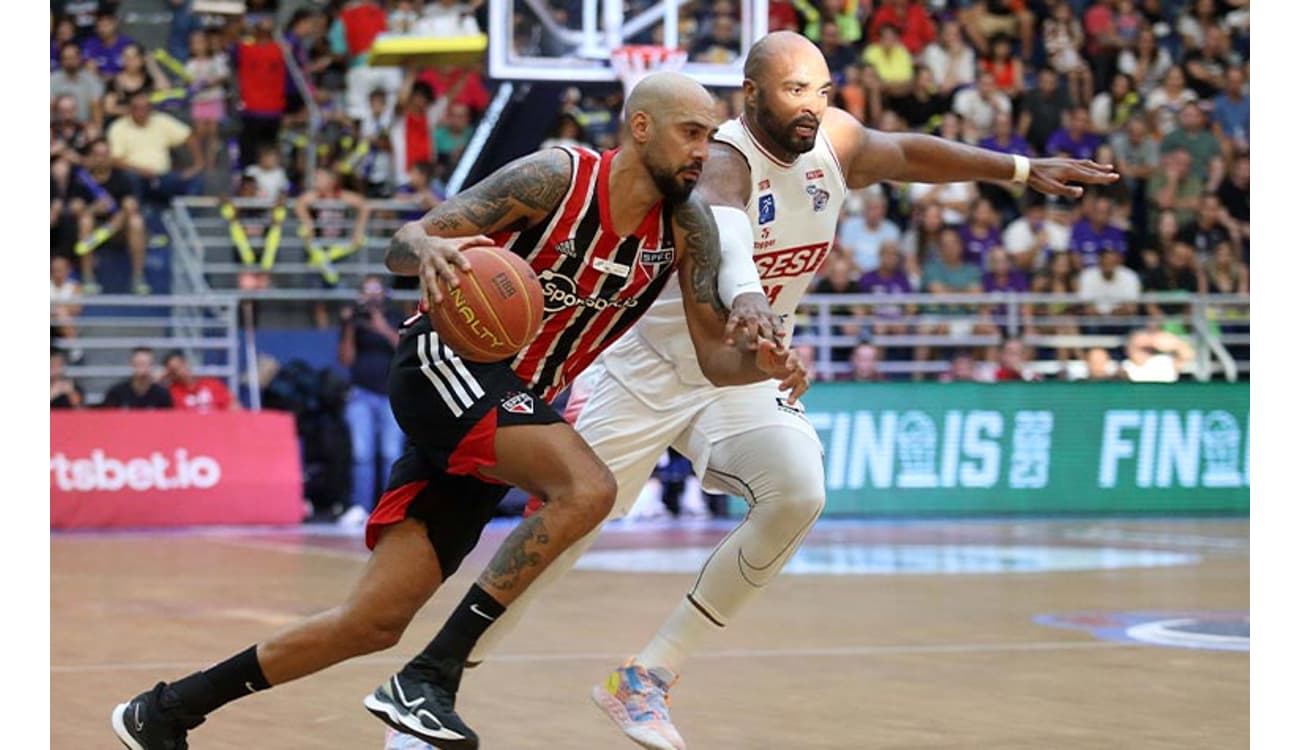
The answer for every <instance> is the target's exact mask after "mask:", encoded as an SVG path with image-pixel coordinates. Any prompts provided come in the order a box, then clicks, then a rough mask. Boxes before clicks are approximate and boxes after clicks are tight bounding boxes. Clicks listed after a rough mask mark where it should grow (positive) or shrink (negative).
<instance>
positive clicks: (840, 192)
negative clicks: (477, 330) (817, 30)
mask: <svg viewBox="0 0 1300 750" xmlns="http://www.w3.org/2000/svg"><path fill="white" fill-rule="evenodd" d="M830 91H831V77H830V73H829V71H828V70H827V67H826V61H825V58H824V57H823V56H822V53H821V52H820V51H819V50H818V48H817V47H816V46H815V45H813V44H812V43H811V42H809V41H808V40H807V39H806V38H804V37H802V36H800V35H798V34H794V33H789V32H778V33H773V34H770V35H768V36H766V37H764V38H763V39H761V40H759V42H758V43H756V44H755V45H754V46H753V47H752V48H751V50H750V52H749V54H748V57H747V58H746V62H745V82H744V94H745V111H744V114H743V116H742V117H740V118H738V119H735V120H730V121H728V122H726V123H724V124H723V125H722V126H721V127H720V128H719V131H718V133H717V135H716V136H715V139H714V143H713V145H712V147H711V156H710V158H709V161H708V164H707V165H706V167H705V169H704V173H703V177H701V179H700V184H699V186H698V187H697V188H696V193H698V194H699V195H700V196H701V197H703V198H704V199H705V200H707V201H708V202H709V204H710V205H711V206H712V211H713V213H714V216H715V217H716V220H717V223H718V229H719V234H720V237H721V243H722V254H723V268H722V270H721V272H720V279H719V283H720V287H719V294H720V296H721V298H722V301H723V302H724V303H725V304H727V305H728V306H730V307H731V308H732V322H734V323H738V324H740V326H741V327H744V328H749V329H754V328H757V327H760V326H761V327H770V328H774V329H780V328H781V325H782V324H781V322H780V320H776V321H772V320H768V319H766V313H767V302H769V301H770V305H771V312H772V313H774V314H775V315H778V316H780V317H781V318H785V317H788V316H790V315H791V314H793V313H794V310H795V306H796V305H797V304H798V302H799V300H800V298H801V297H802V296H803V294H804V292H805V290H807V288H808V285H809V283H810V282H811V281H812V279H813V275H814V274H815V273H816V272H817V270H818V269H819V268H820V267H821V265H822V262H823V261H824V260H825V259H826V256H827V253H828V252H829V250H830V247H831V244H832V243H833V242H834V239H835V223H836V218H837V217H838V216H839V213H840V205H841V203H842V202H843V200H844V197H845V194H846V193H847V192H848V191H850V190H858V189H861V188H865V187H867V186H868V185H870V184H872V183H874V182H878V181H881V180H892V181H898V182H930V183H938V182H954V181H965V180H1000V181H1015V182H1020V183H1025V182H1028V184H1029V186H1030V187H1032V188H1035V189H1037V190H1041V191H1044V192H1048V193H1054V194H1058V195H1069V196H1075V197H1077V196H1078V195H1080V194H1081V191H1082V189H1081V188H1079V187H1077V186H1074V187H1071V186H1070V185H1069V184H1068V183H1071V182H1082V183H1098V184H1105V183H1110V182H1113V181H1114V180H1115V179H1116V178H1117V177H1118V175H1116V174H1115V172H1114V171H1113V170H1112V169H1111V168H1110V167H1109V166H1102V165H1098V164H1095V163H1093V162H1088V161H1074V160H1068V159H1035V160H1032V161H1031V160H1027V159H1023V157H1011V156H1008V155H1004V154H999V153H995V152H992V151H986V150H982V149H977V148H972V147H968V146H964V145H962V144H958V143H952V142H949V141H945V140H942V139H939V138H933V137H930V136H924V135H914V134H906V133H881V132H876V131H869V130H868V129H866V128H865V127H863V125H862V124H861V123H860V122H858V121H857V120H855V119H854V118H853V117H852V116H850V115H849V114H847V113H846V112H844V111H842V110H839V109H834V108H830V107H828V98H829V95H830ZM679 278H682V281H683V286H682V287H680V288H679V287H678V286H676V285H675V284H674V283H673V282H672V281H670V282H668V286H667V288H666V289H665V291H664V293H663V294H661V295H660V296H659V298H658V299H657V300H656V301H655V302H654V304H652V305H651V307H650V310H649V312H647V313H646V314H645V316H643V317H642V318H641V320H640V321H639V322H638V323H637V324H636V325H635V326H634V327H633V328H632V330H631V332H629V333H628V335H627V336H625V337H623V338H622V339H621V340H620V341H619V342H618V343H616V344H615V345H614V346H612V347H610V348H609V349H608V350H607V351H606V352H605V353H604V354H603V355H602V356H601V358H600V360H598V361H597V362H596V364H595V366H594V367H592V368H590V369H589V370H587V372H586V373H585V374H584V375H583V377H582V379H581V381H580V383H579V385H580V386H581V390H584V391H589V396H588V400H587V402H586V404H585V405H584V406H583V408H582V411H581V413H580V414H579V416H578V419H577V429H578V433H579V434H580V435H582V437H583V438H585V439H586V440H587V442H588V443H590V444H591V446H592V448H593V449H594V450H595V451H596V455H597V456H599V457H600V458H601V459H602V460H603V461H604V462H605V463H606V464H607V465H608V466H609V467H610V469H611V471H612V472H613V473H614V477H615V479H616V480H617V482H618V494H617V499H616V501H615V504H614V510H613V512H612V513H611V517H619V516H622V515H624V514H626V513H627V511H628V510H629V509H630V508H631V506H632V505H633V503H634V502H635V501H636V498H637V496H638V495H639V493H640V491H641V488H642V485H643V484H644V483H645V481H646V479H647V478H648V477H649V476H650V473H651V471H652V470H653V469H654V466H655V463H656V462H657V461H658V459H659V457H660V456H661V455H662V454H663V452H664V449H665V448H668V447H669V446H671V447H673V448H675V449H676V450H677V451H678V452H680V453H682V454H683V455H685V456H687V457H688V458H689V459H690V460H691V462H692V464H693V466H694V468H695V471H696V473H697V474H698V475H699V476H700V479H701V482H702V484H703V485H704V486H705V487H706V488H708V489H713V490H716V491H722V492H728V493H730V494H733V495H737V496H739V497H742V498H744V499H745V500H746V502H747V503H748V504H749V512H748V513H747V514H746V515H745V518H744V520H743V521H741V523H740V525H738V526H737V527H736V528H735V529H734V530H733V531H732V532H731V533H729V534H728V535H727V536H726V537H725V538H724V539H723V540H722V542H721V543H720V544H719V545H718V547H717V548H716V549H715V550H714V552H713V554H711V555H710V556H709V558H708V561H707V562H706V563H705V564H704V567H703V569H702V570H701V571H700V573H699V575H698V576H696V577H695V578H694V580H693V581H692V583H691V586H690V589H689V590H688V591H687V593H686V595H685V596H684V597H683V598H682V600H681V601H680V602H679V603H678V605H677V607H676V609H675V610H674V611H673V612H672V613H671V614H670V615H669V616H668V619H667V620H666V621H665V622H664V623H663V625H662V626H661V627H660V629H659V631H658V633H657V634H656V635H655V636H654V637H653V638H652V639H651V640H650V642H649V643H647V644H646V645H645V647H644V648H643V649H642V650H641V652H640V653H639V654H637V656H635V657H634V658H633V659H631V660H630V661H629V662H628V663H626V664H624V665H623V666H622V667H621V668H619V669H616V670H614V672H613V673H612V674H610V675H609V676H608V678H607V679H606V680H605V681H604V682H603V683H602V684H600V685H598V686H596V687H595V688H594V689H593V691H592V697H593V699H594V700H595V702H596V703H597V705H598V706H600V707H601V708H602V709H603V710H604V711H605V712H606V713H607V714H608V715H609V716H610V718H611V719H613V720H614V721H615V723H617V724H618V725H619V726H620V727H621V728H622V729H623V731H624V732H625V733H626V734H627V736H628V737H629V738H630V739H632V740H633V741H635V742H637V743H638V744H640V745H642V746H643V747H647V748H657V749H659V750H674V749H676V750H680V749H681V748H684V747H685V743H684V741H683V740H682V738H681V736H680V734H679V733H678V731H677V729H676V728H675V727H674V726H673V724H672V722H671V719H670V717H669V714H668V710H667V701H666V694H667V691H668V688H669V686H671V685H672V684H673V683H674V682H675V681H676V679H677V674H678V673H679V672H680V670H681V667H682V665H683V664H684V663H685V662H686V659H687V658H688V656H689V655H690V654H691V652H692V651H694V650H695V649H696V648H697V646H698V645H699V644H700V643H701V642H702V641H703V640H704V639H705V638H706V637H707V636H709V635H710V634H712V633H716V632H719V631H721V630H722V629H723V628H724V627H726V625H727V624H728V623H729V622H730V621H731V620H732V619H733V618H734V617H735V616H736V615H737V613H739V612H740V610H741V609H742V608H743V606H744V605H745V604H746V603H747V602H749V601H750V600H751V599H753V597H754V596H755V595H757V594H758V592H760V591H762V590H763V588H764V587H765V586H766V585H767V584H768V583H770V582H771V581H772V579H773V578H775V577H776V575H777V574H778V573H779V572H780V571H781V568H782V567H783V566H784V565H785V563H786V561H787V560H789V559H790V557H791V556H792V555H793V554H794V552H795V550H796V549H797V548H798V546H799V544H800V542H801V541H802V540H803V538H804V536H805V535H806V534H807V533H808V531H809V529H810V528H811V527H812V525H813V523H814V522H815V521H816V520H817V517H818V515H819V514H820V512H821V509H822V506H823V504H824V503H825V488H824V478H823V475H822V457H821V445H820V442H819V440H818V438H817V433H816V432H815V431H814V430H813V428H812V426H811V424H810V423H809V422H808V420H807V419H806V418H805V416H804V414H803V410H802V408H801V407H799V406H798V405H792V404H791V403H789V401H788V399H785V398H783V397H782V396H781V394H780V393H778V391H777V390H776V389H775V388H773V387H772V384H770V383H766V382H755V383H753V384H751V385H743V386H738V387H732V388H718V387H716V385H715V384H714V383H712V382H710V378H708V377H706V376H705V373H704V372H703V371H702V369H701V365H702V364H703V362H700V361H698V360H697V359H696V358H695V356H694V354H693V353H692V351H691V350H692V345H691V342H690V339H689V337H688V335H687V327H688V326H687V322H688V321H684V320H683V316H682V313H681V312H680V309H679V308H680V303H679V300H680V299H681V298H682V295H683V294H685V295H686V296H688V297H689V295H690V294H691V291H690V289H689V285H688V284H686V283H685V282H687V281H688V280H687V279H685V278H684V277H680V276H679ZM730 325H731V323H729V326H730ZM597 533H598V532H593V533H592V534H591V535H589V536H588V537H587V538H585V539H583V540H581V541H580V542H578V543H577V544H575V545H573V546H572V547H570V548H569V549H568V550H567V551H566V552H565V553H564V555H563V556H562V557H561V558H560V559H559V560H557V561H555V562H554V563H552V564H551V566H550V567H548V568H547V570H546V572H545V574H544V575H543V576H542V577H540V578H539V579H538V580H537V581H536V582H535V583H534V586H533V588H532V590H530V591H529V592H528V593H527V594H525V595H524V596H523V597H520V598H518V599H516V600H515V602H514V604H513V605H512V606H511V608H510V609H509V610H508V611H507V612H506V614H505V615H504V616H503V617H502V618H501V619H500V620H498V621H497V622H496V623H494V624H493V626H492V628H490V629H489V630H488V632H487V634H486V635H485V636H484V638H483V639H482V640H481V641H480V643H479V646H478V648H477V649H476V650H475V652H474V653H473V655H472V656H471V663H475V662H477V661H479V660H481V659H482V658H484V657H485V656H486V655H487V654H488V653H489V651H490V650H491V648H492V646H493V645H494V644H495V643H496V642H498V641H499V640H500V638H501V636H502V635H504V634H505V633H506V632H507V631H508V630H509V629H510V628H512V627H513V626H514V623H515V622H516V621H517V620H518V618H519V617H521V616H522V615H523V613H524V611H525V605H526V604H527V602H528V600H529V599H530V598H531V596H532V595H533V592H534V591H536V590H537V589H540V588H543V587H544V586H545V585H546V584H547V583H549V582H550V581H553V580H554V579H555V578H556V577H558V576H560V575H563V573H564V572H565V571H566V570H568V569H570V568H571V567H572V566H573V564H574V563H575V562H576V561H577V559H578V558H579V557H580V556H581V555H582V553H583V551H584V550H586V549H587V547H588V546H589V545H590V544H591V542H592V541H593V540H594V538H595V536H596V534H597Z"/></svg>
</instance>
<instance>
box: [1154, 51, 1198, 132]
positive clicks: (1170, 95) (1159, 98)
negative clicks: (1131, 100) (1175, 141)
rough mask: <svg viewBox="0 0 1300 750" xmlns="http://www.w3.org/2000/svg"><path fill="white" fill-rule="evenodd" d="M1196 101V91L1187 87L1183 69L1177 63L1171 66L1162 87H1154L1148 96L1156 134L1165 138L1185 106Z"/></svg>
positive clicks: (1171, 130) (1176, 122)
mask: <svg viewBox="0 0 1300 750" xmlns="http://www.w3.org/2000/svg"><path fill="white" fill-rule="evenodd" d="M1195 101H1196V92H1195V91H1192V90H1191V89H1189V88H1187V78H1186V76H1184V75H1183V69H1182V68H1180V67H1179V66H1177V65H1175V66H1173V67H1171V68H1170V69H1169V70H1168V71H1167V72H1166V73H1165V77H1164V81H1163V82H1162V83H1161V84H1160V87H1159V88H1156V89H1153V90H1152V91H1151V93H1150V94H1147V97H1146V108H1147V113H1148V114H1150V115H1151V117H1152V118H1153V119H1154V122H1155V127H1156V135H1158V136H1159V137H1161V138H1164V137H1165V136H1166V135H1169V134H1170V133H1172V132H1173V130H1174V127H1175V126H1176V125H1177V124H1178V113H1179V112H1181V111H1182V109H1183V106H1184V105H1187V104H1192V103H1194V102H1195Z"/></svg>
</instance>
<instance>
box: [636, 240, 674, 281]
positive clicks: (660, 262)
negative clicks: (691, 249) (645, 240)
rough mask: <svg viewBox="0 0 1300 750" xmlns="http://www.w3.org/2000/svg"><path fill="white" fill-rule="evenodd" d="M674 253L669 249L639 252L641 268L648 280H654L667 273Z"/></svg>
mask: <svg viewBox="0 0 1300 750" xmlns="http://www.w3.org/2000/svg"><path fill="white" fill-rule="evenodd" d="M675 256H676V253H675V252H674V251H673V248H671V247H661V248H657V249H653V250H652V249H646V250H642V251H641V258H640V263H641V268H643V269H645V272H646V274H648V275H649V276H650V278H652V279H653V278H656V277H658V276H659V275H660V274H663V273H667V272H668V269H669V268H670V267H671V266H672V265H673V258H674V257H675Z"/></svg>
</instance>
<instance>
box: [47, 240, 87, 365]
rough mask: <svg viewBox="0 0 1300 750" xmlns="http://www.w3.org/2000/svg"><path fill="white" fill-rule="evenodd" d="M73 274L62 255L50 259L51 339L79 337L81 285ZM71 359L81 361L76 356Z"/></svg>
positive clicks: (70, 265)
mask: <svg viewBox="0 0 1300 750" xmlns="http://www.w3.org/2000/svg"><path fill="white" fill-rule="evenodd" d="M71 274H72V264H71V263H69V262H68V259H67V258H65V257H63V256H60V255H56V256H54V257H53V258H50V338H61V339H75V338H76V337H77V327H76V318H77V316H78V315H80V314H81V284H80V283H79V282H78V281H77V280H76V279H74V278H72V275H71ZM77 354H80V352H78V353H77ZM71 358H72V359H79V357H76V356H73V357H71Z"/></svg>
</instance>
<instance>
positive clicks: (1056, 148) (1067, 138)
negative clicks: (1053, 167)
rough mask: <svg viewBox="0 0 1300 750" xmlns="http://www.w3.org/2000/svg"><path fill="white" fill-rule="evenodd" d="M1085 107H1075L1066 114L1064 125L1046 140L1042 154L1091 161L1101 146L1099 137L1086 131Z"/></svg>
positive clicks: (1086, 111)
mask: <svg viewBox="0 0 1300 750" xmlns="http://www.w3.org/2000/svg"><path fill="white" fill-rule="evenodd" d="M1088 127H1089V118H1088V108H1087V107H1075V108H1073V109H1071V110H1070V111H1069V113H1067V115H1066V118H1065V125H1064V126H1063V127H1061V128H1059V129H1057V131H1056V132H1055V133H1052V137H1051V138H1048V139H1047V145H1046V146H1044V150H1043V153H1044V154H1046V155H1047V156H1064V157H1067V158H1070V159H1091V158H1093V157H1094V156H1095V155H1096V154H1097V147H1098V146H1100V145H1101V136H1098V135H1096V134H1094V133H1091V132H1089V131H1088Z"/></svg>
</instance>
